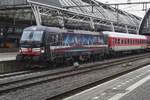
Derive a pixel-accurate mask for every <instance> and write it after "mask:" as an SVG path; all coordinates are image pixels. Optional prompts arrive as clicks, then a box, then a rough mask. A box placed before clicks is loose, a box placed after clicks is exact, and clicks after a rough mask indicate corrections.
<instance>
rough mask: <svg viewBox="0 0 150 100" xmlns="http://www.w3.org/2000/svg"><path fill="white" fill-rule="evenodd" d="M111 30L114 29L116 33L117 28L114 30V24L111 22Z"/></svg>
mask: <svg viewBox="0 0 150 100" xmlns="http://www.w3.org/2000/svg"><path fill="white" fill-rule="evenodd" d="M111 29H112V31H113V32H115V28H114V24H113V22H111Z"/></svg>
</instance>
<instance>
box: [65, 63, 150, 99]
mask: <svg viewBox="0 0 150 100" xmlns="http://www.w3.org/2000/svg"><path fill="white" fill-rule="evenodd" d="M64 100H150V65H149V66H145V67H143V68H141V69H138V70H136V71H133V72H130V73H128V74H126V75H123V76H121V77H118V78H116V79H113V80H111V81H108V82H106V83H103V84H101V85H98V86H96V87H93V88H91V89H88V90H85V91H83V92H81V93H78V94H75V95H73V96H71V97H68V98H65V99H64Z"/></svg>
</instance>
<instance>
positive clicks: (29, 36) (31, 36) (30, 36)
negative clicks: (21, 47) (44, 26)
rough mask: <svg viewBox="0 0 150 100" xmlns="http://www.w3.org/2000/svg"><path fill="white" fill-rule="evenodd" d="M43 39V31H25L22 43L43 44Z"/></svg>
mask: <svg viewBox="0 0 150 100" xmlns="http://www.w3.org/2000/svg"><path fill="white" fill-rule="evenodd" d="M42 37H43V31H24V32H23V34H22V37H21V41H22V42H23V41H37V42H41V41H42Z"/></svg>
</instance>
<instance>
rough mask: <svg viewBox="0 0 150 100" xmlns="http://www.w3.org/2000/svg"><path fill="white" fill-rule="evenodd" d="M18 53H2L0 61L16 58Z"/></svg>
mask: <svg viewBox="0 0 150 100" xmlns="http://www.w3.org/2000/svg"><path fill="white" fill-rule="evenodd" d="M16 55H17V52H11V53H0V62H2V61H11V60H15V59H16Z"/></svg>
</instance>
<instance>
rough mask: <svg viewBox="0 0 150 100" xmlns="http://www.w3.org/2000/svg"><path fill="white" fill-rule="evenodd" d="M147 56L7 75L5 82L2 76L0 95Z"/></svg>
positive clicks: (130, 62)
mask: <svg viewBox="0 0 150 100" xmlns="http://www.w3.org/2000/svg"><path fill="white" fill-rule="evenodd" d="M147 57H150V53H146V54H139V55H134V56H130V57H124V58H120V59H115V60H110V61H104V62H103V63H99V62H98V63H92V64H88V65H86V64H85V65H82V66H81V67H79V68H78V69H74V68H68V69H67V70H63V71H58V72H52V73H45V74H42V75H41V74H40V75H33V76H30V77H25V78H21V79H13V80H11V79H12V77H11V78H10V79H9V77H7V79H9V81H7V82H5V81H3V80H5V79H6V77H3V78H1V79H0V95H2V94H4V93H8V92H11V91H15V90H18V89H22V88H26V87H30V86H34V85H38V84H41V83H45V82H52V81H54V80H59V79H62V78H66V77H71V76H74V75H78V74H84V73H87V72H90V71H94V70H103V69H105V68H108V67H112V66H116V65H123V66H124V67H125V66H128V65H131V64H132V62H133V61H136V60H140V59H143V58H147ZM26 74H27V73H26ZM18 75H19V74H18ZM20 75H21V74H20Z"/></svg>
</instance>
